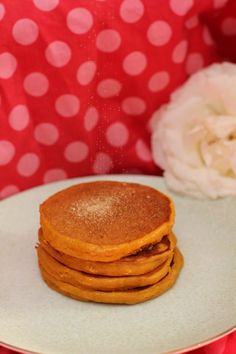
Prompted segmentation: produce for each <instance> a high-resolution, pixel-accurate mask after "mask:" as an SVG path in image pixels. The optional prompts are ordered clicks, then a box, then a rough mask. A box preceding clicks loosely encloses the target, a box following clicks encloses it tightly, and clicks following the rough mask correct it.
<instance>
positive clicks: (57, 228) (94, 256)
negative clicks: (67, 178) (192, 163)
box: [40, 181, 175, 262]
mask: <svg viewBox="0 0 236 354" xmlns="http://www.w3.org/2000/svg"><path fill="white" fill-rule="evenodd" d="M174 216H175V212H174V205H173V202H172V200H171V199H170V198H169V197H167V196H166V195H164V194H162V193H161V192H159V191H157V190H156V189H154V188H151V187H148V186H144V185H140V184H135V183H123V182H111V181H99V182H91V183H81V184H78V185H75V186H72V187H70V188H67V189H65V190H63V191H60V192H58V193H56V194H54V195H53V196H51V197H50V198H48V199H47V200H46V201H45V202H44V203H42V204H41V206H40V221H41V226H42V229H43V235H44V238H45V240H47V241H48V242H49V244H50V245H51V246H52V247H53V248H54V249H56V250H57V251H60V252H62V253H65V254H67V255H70V256H74V257H77V258H80V259H84V260H89V261H100V262H112V261H116V260H119V259H120V258H123V257H125V256H128V255H130V254H131V253H133V252H136V251H137V250H140V249H141V248H143V247H145V246H147V245H150V244H155V243H158V242H159V241H160V240H161V239H162V238H163V236H165V235H168V234H169V233H170V231H171V228H172V226H173V223H174Z"/></svg>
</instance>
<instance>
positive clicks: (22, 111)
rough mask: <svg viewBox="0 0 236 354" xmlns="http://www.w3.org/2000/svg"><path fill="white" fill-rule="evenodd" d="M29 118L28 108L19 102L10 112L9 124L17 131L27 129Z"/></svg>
mask: <svg viewBox="0 0 236 354" xmlns="http://www.w3.org/2000/svg"><path fill="white" fill-rule="evenodd" d="M29 120H30V115H29V111H28V108H27V107H26V106H25V105H23V104H18V105H17V106H15V107H14V108H12V110H11V112H10V114H9V124H10V126H11V127H12V128H13V129H15V130H17V131H21V130H23V129H25V128H26V127H27V125H28V124H29Z"/></svg>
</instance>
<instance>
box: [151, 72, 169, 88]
mask: <svg viewBox="0 0 236 354" xmlns="http://www.w3.org/2000/svg"><path fill="white" fill-rule="evenodd" d="M169 82H170V75H169V73H168V72H166V71H159V72H157V73H156V74H154V75H153V76H152V77H151V78H150V80H149V82H148V88H149V90H150V91H152V92H158V91H161V90H164V89H165V88H166V87H167V86H168V84H169Z"/></svg>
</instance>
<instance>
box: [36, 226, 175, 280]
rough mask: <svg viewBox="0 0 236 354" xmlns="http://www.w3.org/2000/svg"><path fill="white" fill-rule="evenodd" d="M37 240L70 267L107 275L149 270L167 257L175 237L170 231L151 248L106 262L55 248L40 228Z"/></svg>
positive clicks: (170, 252)
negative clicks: (77, 256)
mask: <svg viewBox="0 0 236 354" xmlns="http://www.w3.org/2000/svg"><path fill="white" fill-rule="evenodd" d="M39 242H40V245H41V246H42V247H43V248H44V250H45V251H46V252H47V253H49V254H50V255H51V256H52V257H53V258H55V259H56V260H58V261H59V262H60V263H62V264H64V265H66V266H68V267H70V268H72V269H75V270H79V271H83V272H86V273H91V274H99V275H108V276H125V275H140V274H144V273H147V272H151V271H152V270H154V269H155V268H157V267H158V266H159V265H160V264H162V263H164V262H165V261H166V260H167V259H168V257H169V256H170V255H171V254H172V253H173V249H174V248H175V246H176V238H175V236H174V234H173V233H172V232H171V233H170V235H168V236H164V237H163V238H162V240H161V241H160V242H159V243H158V244H156V245H152V248H150V247H149V249H143V250H141V251H139V252H138V253H136V254H135V255H130V256H127V257H124V258H122V259H120V260H118V261H114V262H109V263H108V262H96V261H94V262H93V261H86V260H83V259H79V258H76V257H73V256H68V255H66V254H64V253H62V252H59V251H57V250H55V249H54V248H53V247H52V246H51V245H50V244H49V243H48V241H46V240H45V239H44V235H43V233H42V230H41V229H40V230H39Z"/></svg>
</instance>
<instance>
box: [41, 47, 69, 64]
mask: <svg viewBox="0 0 236 354" xmlns="http://www.w3.org/2000/svg"><path fill="white" fill-rule="evenodd" d="M45 56H46V59H47V61H48V62H49V63H50V64H51V65H53V66H55V67H57V68H60V67H62V66H65V65H66V64H67V63H68V62H69V61H70V58H71V49H70V47H69V46H68V44H66V43H65V42H62V41H55V42H52V43H50V44H49V45H48V46H47V48H46V51H45Z"/></svg>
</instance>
